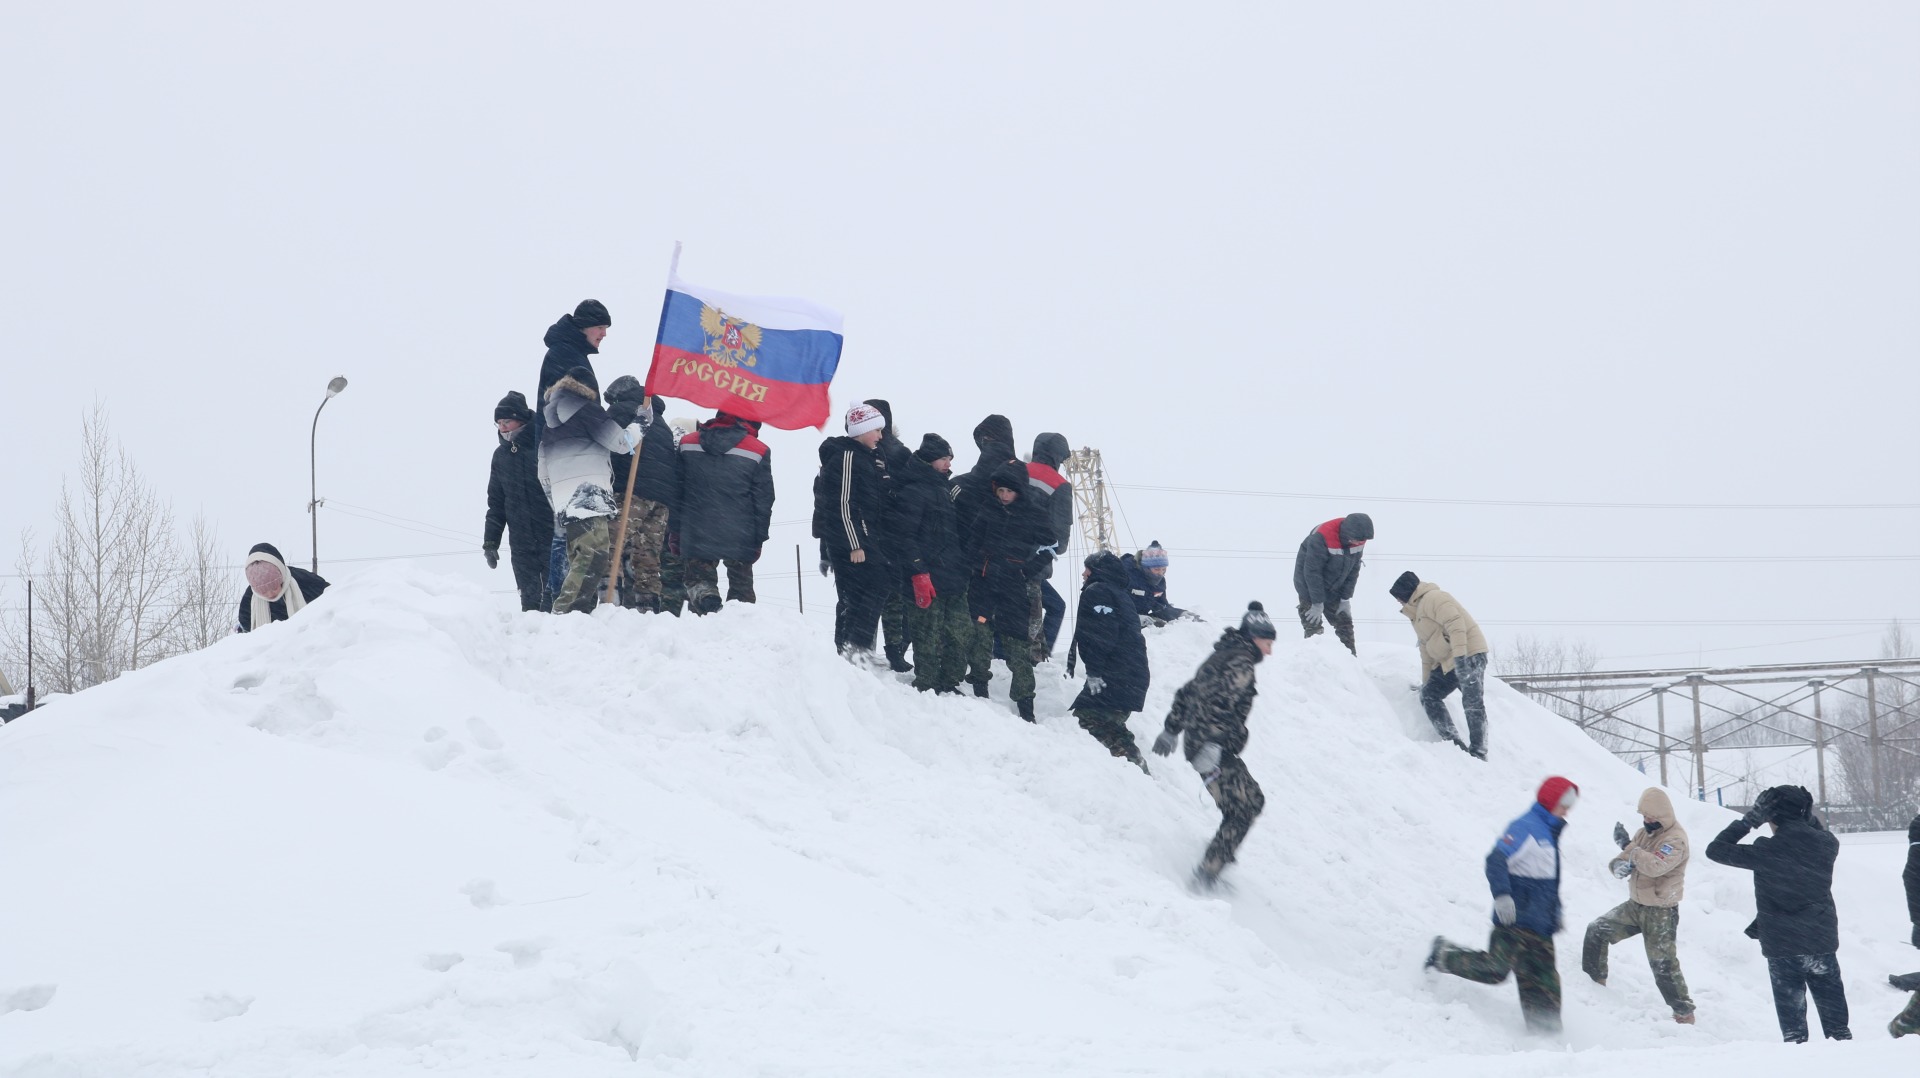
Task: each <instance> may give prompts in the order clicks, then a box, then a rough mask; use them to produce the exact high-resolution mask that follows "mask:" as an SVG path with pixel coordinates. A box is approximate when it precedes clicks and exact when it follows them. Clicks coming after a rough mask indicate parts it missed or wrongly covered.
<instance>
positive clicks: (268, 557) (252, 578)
mask: <svg viewBox="0 0 1920 1078" xmlns="http://www.w3.org/2000/svg"><path fill="white" fill-rule="evenodd" d="M246 573H247V589H246V590H245V591H243V592H241V593H240V618H239V621H238V622H236V623H235V625H234V629H233V631H234V632H236V633H250V632H252V631H253V629H254V626H256V625H266V624H269V623H271V622H275V621H285V620H287V619H288V618H290V617H292V616H293V615H295V614H298V613H299V612H300V609H301V608H302V607H304V606H306V605H307V604H308V603H310V602H313V601H314V600H315V599H318V598H320V593H321V592H324V591H326V590H327V582H326V581H325V580H324V579H322V578H321V576H320V575H319V574H318V573H309V572H307V571H306V570H305V569H296V568H293V567H292V566H289V565H288V564H287V559H285V558H283V557H281V556H280V551H279V550H278V549H277V548H275V547H274V545H273V544H272V543H255V544H253V549H252V550H249V551H247V565H246Z"/></svg>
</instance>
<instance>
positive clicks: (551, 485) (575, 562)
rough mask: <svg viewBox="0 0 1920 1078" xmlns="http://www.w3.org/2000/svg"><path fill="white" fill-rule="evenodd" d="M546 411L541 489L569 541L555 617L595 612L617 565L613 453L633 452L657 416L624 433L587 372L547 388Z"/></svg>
mask: <svg viewBox="0 0 1920 1078" xmlns="http://www.w3.org/2000/svg"><path fill="white" fill-rule="evenodd" d="M540 411H541V414H542V415H543V416H545V417H546V425H547V429H546V433H545V435H543V436H542V437H541V439H540V485H541V486H543V487H545V488H546V491H547V503H548V504H549V505H551V506H553V507H554V530H555V531H556V532H558V533H559V534H560V535H562V536H563V537H564V538H565V539H566V543H567V562H566V564H567V571H566V575H565V576H564V577H563V578H562V579H561V582H560V587H559V589H558V590H556V591H555V592H554V596H553V612H554V613H556V614H564V613H567V612H568V611H571V610H592V609H593V608H594V606H595V605H596V604H598V602H599V601H600V588H599V583H600V581H602V580H605V579H606V577H607V572H608V570H609V569H611V568H612V565H613V561H612V558H613V550H612V548H613V532H612V522H613V515H614V513H616V512H618V511H619V507H618V506H616V505H614V503H613V471H612V467H611V464H610V463H609V454H613V453H631V452H633V449H634V447H635V446H637V445H639V444H640V443H641V441H643V440H644V438H645V436H646V425H647V424H648V423H651V422H652V421H653V413H651V412H647V413H645V414H643V415H642V416H641V417H640V418H639V419H638V420H637V421H636V422H635V423H633V424H632V425H631V426H628V427H625V428H622V427H621V426H620V425H619V424H617V423H615V422H614V421H613V417H612V416H610V415H608V414H607V410H606V409H605V408H602V407H601V406H600V384H599V383H598V382H597V381H595V380H594V377H593V372H592V371H591V370H588V369H587V368H585V367H575V368H574V369H572V370H571V371H568V372H567V373H566V374H565V375H562V376H561V378H560V380H559V381H557V382H555V383H554V384H553V385H552V386H551V387H549V388H548V390H547V399H546V402H545V404H544V405H542V407H541V410H540Z"/></svg>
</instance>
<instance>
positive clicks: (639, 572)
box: [616, 498, 667, 609]
mask: <svg viewBox="0 0 1920 1078" xmlns="http://www.w3.org/2000/svg"><path fill="white" fill-rule="evenodd" d="M616 526H617V525H616ZM666 546H667V507H666V504H665V503H663V502H656V501H654V500H652V499H650V498H635V499H634V500H633V510H632V511H631V512H630V513H628V514H627V549H626V559H625V561H624V562H623V563H622V565H621V582H622V584H623V585H624V586H623V587H622V589H621V590H622V592H623V594H622V596H621V605H623V606H626V607H629V608H635V607H638V608H644V609H657V608H658V606H659V601H660V587H661V585H660V556H661V554H662V553H664V552H665V550H666ZM649 600H651V602H649Z"/></svg>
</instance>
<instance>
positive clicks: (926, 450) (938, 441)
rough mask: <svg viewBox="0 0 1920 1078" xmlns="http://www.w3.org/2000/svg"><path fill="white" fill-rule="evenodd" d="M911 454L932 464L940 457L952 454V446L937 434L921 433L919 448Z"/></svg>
mask: <svg viewBox="0 0 1920 1078" xmlns="http://www.w3.org/2000/svg"><path fill="white" fill-rule="evenodd" d="M913 455H914V456H916V457H919V458H920V459H921V460H924V461H926V462H927V463H928V464H932V463H933V462H934V461H936V460H939V459H940V458H942V457H951V456H953V447H952V446H950V445H948V444H947V440H946V439H945V438H942V437H940V436H939V435H938V434H923V435H921V436H920V448H918V449H916V450H914V451H913Z"/></svg>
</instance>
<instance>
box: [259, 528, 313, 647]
mask: <svg viewBox="0 0 1920 1078" xmlns="http://www.w3.org/2000/svg"><path fill="white" fill-rule="evenodd" d="M247 553H248V554H249V555H253V554H271V555H273V556H274V557H276V558H280V564H282V565H287V559H285V558H282V557H280V549H279V548H278V547H276V546H274V545H273V544H272V543H255V544H253V549H251V550H249V551H247ZM287 570H288V571H289V572H291V573H292V574H293V582H294V583H295V584H297V585H299V587H300V598H301V599H302V600H303V601H305V602H309V603H310V602H313V601H314V600H315V599H318V598H320V594H321V593H322V592H324V591H326V590H327V581H326V578H325V577H323V576H321V575H320V574H318V573H309V572H307V571H306V570H305V569H302V568H300V567H299V566H297V565H287ZM267 614H268V620H270V621H285V620H287V601H286V600H285V599H284V598H282V599H275V600H274V601H272V602H270V603H268V604H267ZM239 626H240V631H241V632H243V633H250V632H252V631H253V588H252V586H250V585H249V586H245V587H242V588H241V589H240V621H239Z"/></svg>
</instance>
